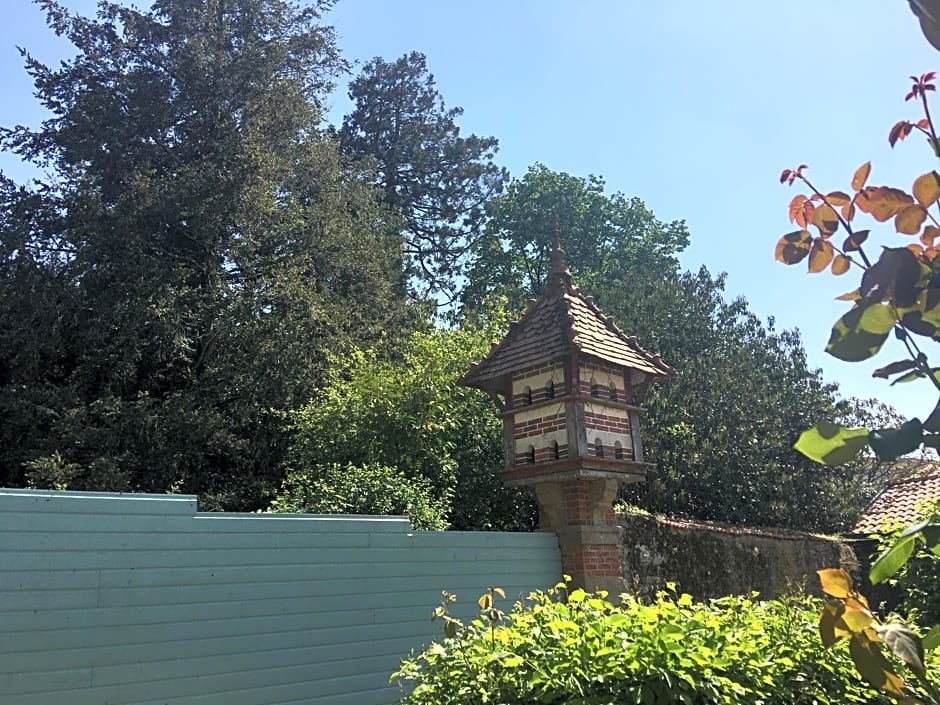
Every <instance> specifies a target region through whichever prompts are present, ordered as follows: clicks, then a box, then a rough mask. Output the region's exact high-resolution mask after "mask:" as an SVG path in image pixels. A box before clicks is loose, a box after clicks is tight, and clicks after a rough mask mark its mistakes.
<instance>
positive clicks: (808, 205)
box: [797, 200, 816, 230]
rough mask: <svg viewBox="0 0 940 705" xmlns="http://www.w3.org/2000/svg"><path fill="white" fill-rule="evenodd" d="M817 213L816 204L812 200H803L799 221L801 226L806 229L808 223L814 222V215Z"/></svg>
mask: <svg viewBox="0 0 940 705" xmlns="http://www.w3.org/2000/svg"><path fill="white" fill-rule="evenodd" d="M815 214H816V204H815V203H813V201H812V200H806V201H803V209H802V213H801V214H800V218H799V220H798V221H797V223H798V224H799V226H800V227H801V228H803V229H804V230H806V227H807V224H808V223H812V222H813V216H814V215H815Z"/></svg>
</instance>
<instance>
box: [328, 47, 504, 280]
mask: <svg viewBox="0 0 940 705" xmlns="http://www.w3.org/2000/svg"><path fill="white" fill-rule="evenodd" d="M349 98H350V100H352V102H353V104H354V106H355V107H354V109H353V111H352V112H351V113H350V114H349V115H347V116H346V117H345V118H344V119H343V127H342V130H341V131H340V135H339V136H340V142H341V145H342V149H343V152H344V154H347V155H349V156H351V157H352V158H354V159H357V160H362V159H369V160H373V161H374V163H375V164H376V167H377V171H376V184H377V185H378V186H379V187H380V188H381V189H382V194H383V196H384V200H385V203H386V204H388V206H389V208H390V209H391V210H392V212H393V213H395V214H396V215H398V216H399V217H400V219H401V225H402V230H401V233H402V239H403V243H404V251H405V255H406V256H407V258H408V261H409V264H410V265H411V268H410V272H409V273H410V274H412V275H413V276H415V277H417V280H418V282H420V284H421V285H423V287H424V288H427V289H429V290H430V291H431V292H432V293H434V292H439V291H442V290H443V291H445V292H446V293H449V294H451V295H453V294H454V291H453V289H454V286H455V285H456V282H457V279H458V277H459V276H460V275H461V273H462V272H461V266H462V263H463V261H464V259H465V254H466V251H467V248H468V247H469V246H470V244H471V243H472V242H473V241H474V240H475V239H476V238H477V237H478V236H479V234H480V231H481V229H482V227H483V222H484V216H485V206H486V204H487V202H488V201H489V200H490V199H491V198H493V197H494V196H496V195H498V194H499V193H500V192H501V191H502V188H503V184H504V182H505V181H506V178H507V173H506V170H505V169H503V168H501V167H498V166H496V164H495V163H494V162H493V158H494V156H495V154H496V150H497V145H498V143H497V140H496V138H494V137H477V136H476V135H469V136H467V137H461V136H460V128H459V127H458V126H457V118H459V117H460V115H461V114H463V109H462V108H451V109H449V110H448V109H445V107H444V101H443V99H442V97H441V95H440V93H438V92H437V88H436V87H435V82H434V77H433V76H432V75H431V73H430V72H429V71H428V68H427V60H426V58H425V56H424V54H420V53H418V52H411V53H410V54H406V55H404V56H402V57H401V58H399V59H397V60H396V61H392V62H388V61H385V60H383V59H381V58H379V57H376V58H375V59H373V60H372V61H370V62H368V63H367V64H366V65H365V66H364V67H363V68H362V71H361V73H360V74H359V76H357V77H356V78H355V79H353V80H352V82H351V83H350V84H349Z"/></svg>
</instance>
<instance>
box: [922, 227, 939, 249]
mask: <svg viewBox="0 0 940 705" xmlns="http://www.w3.org/2000/svg"><path fill="white" fill-rule="evenodd" d="M937 236H940V228H938V227H937V226H936V225H928V226H927V227H926V228H924V232H922V233H921V234H920V241H921V242H922V243H924V244H925V245H926V246H927V247H931V246H932V245H933V243H934V240H936V239H937Z"/></svg>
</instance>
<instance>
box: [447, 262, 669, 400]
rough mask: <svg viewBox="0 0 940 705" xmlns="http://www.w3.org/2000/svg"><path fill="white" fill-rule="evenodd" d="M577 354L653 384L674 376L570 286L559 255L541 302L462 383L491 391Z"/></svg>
mask: <svg viewBox="0 0 940 705" xmlns="http://www.w3.org/2000/svg"><path fill="white" fill-rule="evenodd" d="M574 351H578V352H581V353H583V354H585V355H590V356H592V357H595V358H598V359H600V360H603V361H606V362H609V363H611V364H614V365H618V366H622V367H628V368H630V369H634V370H639V371H641V372H644V373H646V374H648V375H650V376H651V377H653V379H654V380H656V379H665V378H667V377H672V376H674V375H675V374H676V371H675V370H674V369H673V368H672V367H670V366H669V365H667V364H666V363H664V362H663V361H662V358H661V357H660V356H659V355H652V354H650V353H648V352H646V351H645V350H643V348H641V347H640V345H639V343H638V342H637V339H636V337H635V336H627V335H626V334H625V333H624V332H623V331H622V330H620V329H619V328H618V327H617V326H616V324H615V323H614V322H613V319H611V318H609V317H608V316H605V315H604V314H603V313H602V312H601V310H600V309H599V308H597V306H596V305H595V304H594V299H593V298H592V297H590V296H584V295H583V294H582V293H581V292H580V291H578V288H577V287H576V286H574V284H573V283H572V281H571V272H569V271H568V268H567V267H565V265H564V263H563V262H562V261H561V255H560V250H556V253H555V257H554V261H553V265H552V269H551V272H550V273H549V276H548V281H547V282H546V284H545V287H544V288H543V289H542V293H541V295H540V296H539V298H538V299H536V300H534V301H530V302H529V308H528V310H527V311H526V313H525V315H523V317H522V318H521V319H519V321H517V322H516V323H514V324H513V325H512V326H510V328H509V332H508V333H507V334H506V337H505V338H504V339H503V341H502V342H501V343H499V345H496V346H495V347H493V348H492V349H491V350H490V352H489V354H488V355H487V356H486V357H485V358H483V360H482V361H480V362H479V363H478V364H476V365H474V366H473V367H471V369H470V370H469V371H468V372H467V374H465V375H464V376H463V378H462V379H461V382H462V383H464V384H468V385H472V386H475V387H487V386H491V385H488V384H487V383H488V382H490V383H492V382H494V381H496V380H497V379H499V378H501V377H502V376H503V375H505V374H507V373H509V372H515V371H518V370H522V369H525V368H527V367H533V366H535V365H539V364H541V363H543V362H547V361H549V360H554V359H557V358H559V357H562V356H563V355H566V354H569V353H571V352H574Z"/></svg>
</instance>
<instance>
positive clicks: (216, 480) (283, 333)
mask: <svg viewBox="0 0 940 705" xmlns="http://www.w3.org/2000/svg"><path fill="white" fill-rule="evenodd" d="M41 4H42V6H43V8H44V9H45V11H46V13H47V18H48V23H49V26H50V27H51V28H52V29H53V30H54V31H55V32H56V33H57V34H60V35H63V36H65V37H67V38H68V39H69V40H70V41H71V42H72V43H73V44H74V46H75V49H76V51H77V55H76V57H75V58H74V59H72V60H70V61H67V62H65V63H63V64H62V65H61V66H60V67H57V68H51V67H48V66H46V65H44V64H43V63H41V62H40V61H39V60H37V59H35V58H33V57H31V56H28V55H27V56H26V61H27V69H28V70H29V72H30V74H31V75H32V76H33V78H34V79H35V85H36V90H37V95H38V96H39V99H40V100H41V102H42V104H43V105H44V106H45V107H46V108H47V109H48V110H49V111H50V113H51V117H50V118H49V119H48V120H46V121H45V122H44V123H43V124H42V126H41V127H40V128H39V129H30V128H28V127H22V126H20V127H16V128H13V129H7V130H4V131H3V132H2V135H0V137H2V145H3V147H4V148H5V149H8V150H13V151H14V152H16V153H17V154H19V155H20V156H21V157H22V158H24V159H26V160H29V161H32V162H34V163H36V164H41V165H45V166H47V167H48V169H49V170H50V172H51V174H52V175H51V177H49V178H48V179H47V180H45V181H43V182H40V183H38V184H36V185H34V186H31V187H29V188H26V187H17V186H15V185H13V184H12V183H10V182H9V181H6V182H5V183H4V184H3V185H2V189H0V197H2V202H0V224H2V234H0V237H2V242H0V247H2V250H0V483H2V484H7V485H17V484H23V483H24V482H26V481H31V482H33V483H34V484H44V485H49V484H52V485H55V486H61V487H72V488H79V489H132V490H140V491H157V492H161V491H167V490H180V491H185V492H196V493H199V494H200V495H201V496H202V499H203V501H204V505H205V506H209V507H226V508H233V509H251V508H255V507H257V506H261V505H262V503H263V501H264V498H265V497H266V496H267V495H268V494H269V493H270V492H271V491H272V490H273V489H274V488H276V487H277V486H278V485H279V483H280V478H281V475H282V472H283V470H282V468H281V457H282V454H283V452H284V450H285V449H286V447H287V445H288V438H287V436H286V432H285V430H284V421H283V418H282V417H283V412H284V411H286V410H289V409H292V408H296V407H297V406H299V405H300V404H302V403H303V402H305V401H306V400H307V399H308V398H309V396H310V394H311V393H312V390H313V389H315V388H316V386H317V384H318V382H319V381H320V380H322V378H323V374H324V370H325V365H326V362H325V355H324V352H325V351H326V350H334V351H336V350H342V349H343V348H344V347H348V346H353V345H356V344H360V343H370V344H374V343H378V342H379V341H381V340H382V339H385V338H388V337H392V338H394V337H395V336H397V335H398V334H399V333H400V332H402V331H403V330H405V329H407V328H408V326H409V316H408V313H407V311H406V310H405V308H404V305H403V303H402V301H403V297H404V290H403V289H404V277H403V271H402V257H401V249H400V245H399V244H398V243H396V242H395V240H394V239H392V238H390V237H389V236H388V234H387V233H388V226H387V221H388V218H387V217H386V213H385V210H384V209H383V208H382V207H381V204H379V203H378V202H377V201H376V199H375V193H374V189H373V187H372V186H371V185H370V184H369V183H368V180H369V176H368V175H367V174H364V173H363V172H362V171H361V168H360V167H358V166H356V165H353V164H351V163H349V162H348V161H347V160H346V159H345V158H343V157H342V156H341V155H340V154H339V152H338V150H337V148H336V146H335V144H334V142H333V141H332V140H330V139H329V138H327V137H326V136H325V135H324V134H323V131H322V130H321V127H320V125H321V105H322V103H323V100H324V97H325V95H326V92H327V91H328V90H329V88H330V86H331V81H332V78H333V77H334V76H335V75H336V74H337V72H339V71H341V70H342V69H343V68H344V63H343V61H342V60H341V59H340V57H339V55H338V52H337V50H336V47H335V44H334V39H333V34H332V31H331V30H330V29H329V28H328V27H324V26H322V25H321V23H320V16H321V11H322V10H323V9H324V7H325V6H326V3H317V4H314V5H312V6H305V7H299V6H297V5H295V4H293V3H292V2H288V1H287V0H200V1H199V2H192V1H191V0H158V2H156V3H155V4H154V6H153V8H152V9H151V10H150V11H149V12H141V11H138V10H135V9H129V8H124V7H120V6H118V5H115V4H112V3H109V2H102V3H101V4H100V6H99V12H98V16H97V18H95V19H88V18H83V17H78V16H73V15H71V14H69V13H68V12H67V11H66V10H65V9H64V8H63V7H62V6H60V5H59V4H57V3H55V2H51V1H48V2H43V3H41Z"/></svg>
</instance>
